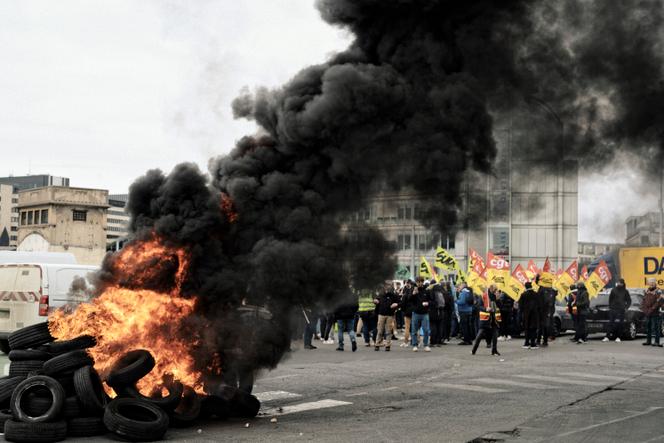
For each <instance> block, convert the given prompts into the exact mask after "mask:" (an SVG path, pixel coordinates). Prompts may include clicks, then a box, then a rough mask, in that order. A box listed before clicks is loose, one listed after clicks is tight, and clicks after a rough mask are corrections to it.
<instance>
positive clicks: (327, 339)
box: [319, 312, 334, 345]
mask: <svg viewBox="0 0 664 443" xmlns="http://www.w3.org/2000/svg"><path fill="white" fill-rule="evenodd" d="M319 321H320V332H321V341H322V342H323V343H325V344H328V345H329V344H332V343H334V340H333V339H332V337H331V336H330V332H331V331H332V328H333V327H334V313H333V312H325V313H323V315H321V316H320V318H319Z"/></svg>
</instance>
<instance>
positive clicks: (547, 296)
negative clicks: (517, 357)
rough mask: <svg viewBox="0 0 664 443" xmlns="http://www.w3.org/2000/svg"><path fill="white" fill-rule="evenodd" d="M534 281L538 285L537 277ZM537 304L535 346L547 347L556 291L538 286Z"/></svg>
mask: <svg viewBox="0 0 664 443" xmlns="http://www.w3.org/2000/svg"><path fill="white" fill-rule="evenodd" d="M535 281H536V282H537V283H539V276H537V278H536V280H535ZM537 302H538V307H539V328H538V333H537V344H538V345H540V344H541V345H542V346H543V347H547V346H549V337H551V335H552V330H551V328H552V326H553V315H554V314H555V312H556V290H555V289H553V288H544V287H541V286H540V288H539V289H538V291H537Z"/></svg>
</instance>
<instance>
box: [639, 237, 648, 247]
mask: <svg viewBox="0 0 664 443" xmlns="http://www.w3.org/2000/svg"><path fill="white" fill-rule="evenodd" d="M649 243H650V239H649V238H648V236H647V235H642V236H641V244H642V245H644V246H647V245H648V244H649Z"/></svg>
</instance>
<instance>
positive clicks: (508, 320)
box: [498, 292, 514, 340]
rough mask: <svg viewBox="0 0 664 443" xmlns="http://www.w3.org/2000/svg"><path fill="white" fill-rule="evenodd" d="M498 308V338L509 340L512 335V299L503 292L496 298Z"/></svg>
mask: <svg viewBox="0 0 664 443" xmlns="http://www.w3.org/2000/svg"><path fill="white" fill-rule="evenodd" d="M498 308H499V309H500V319H501V321H500V338H502V340H511V339H512V336H511V335H510V334H511V333H512V312H513V311H514V300H513V299H512V297H510V296H509V295H507V294H505V293H504V292H503V293H501V294H500V297H499V298H498Z"/></svg>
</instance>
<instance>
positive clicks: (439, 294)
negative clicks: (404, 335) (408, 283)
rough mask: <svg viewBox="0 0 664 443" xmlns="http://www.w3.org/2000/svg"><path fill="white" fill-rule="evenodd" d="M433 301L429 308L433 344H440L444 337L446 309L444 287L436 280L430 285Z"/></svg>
mask: <svg viewBox="0 0 664 443" xmlns="http://www.w3.org/2000/svg"><path fill="white" fill-rule="evenodd" d="M428 290H429V291H430V292H431V299H432V303H431V306H430V309H429V322H430V323H431V340H430V341H431V346H440V342H441V341H442V339H443V318H444V313H443V310H444V309H445V297H444V296H443V287H442V285H441V284H439V283H436V282H435V281H434V282H433V283H432V284H431V285H429V288H428Z"/></svg>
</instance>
